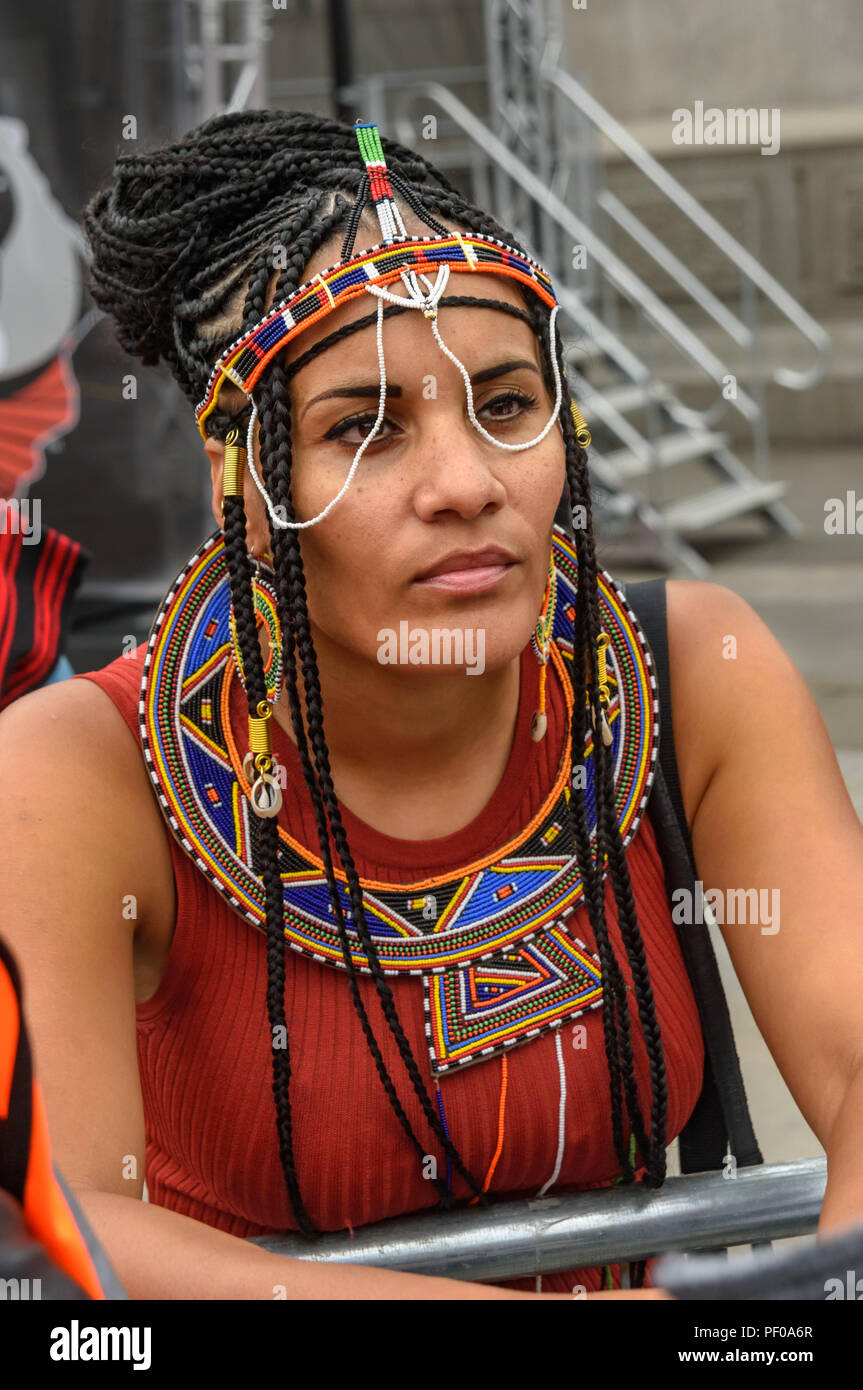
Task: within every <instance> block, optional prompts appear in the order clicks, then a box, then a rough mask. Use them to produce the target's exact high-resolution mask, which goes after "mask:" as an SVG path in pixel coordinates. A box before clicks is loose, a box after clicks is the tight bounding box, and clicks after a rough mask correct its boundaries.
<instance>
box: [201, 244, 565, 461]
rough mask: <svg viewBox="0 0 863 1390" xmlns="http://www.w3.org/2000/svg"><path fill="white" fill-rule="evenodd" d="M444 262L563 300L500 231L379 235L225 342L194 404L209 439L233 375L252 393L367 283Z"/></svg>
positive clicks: (379, 282) (384, 281) (382, 281)
mask: <svg viewBox="0 0 863 1390" xmlns="http://www.w3.org/2000/svg"><path fill="white" fill-rule="evenodd" d="M443 264H447V265H449V267H450V270H456V271H477V270H481V271H482V272H483V273H485V272H486V271H490V272H491V273H492V274H497V275H507V276H509V277H510V278H511V279H515V280H519V281H520V282H521V283H522V284H525V285H529V286H530V287H531V289H533V290H534V291H535V292H536V293H537V294H538V295H539V297H540V299H542V300H543V302H544V303H545V304H547V305H548V306H549V307H550V308H553V307H554V305H555V304H556V303H557V296H556V295H555V292H554V289H553V287H552V283H551V279H550V278H549V276H548V275H547V274H546V272H545V271H544V270H543V269H542V267H541V266H540V265H539V264H538V263H537V262H536V261H534V260H532V259H531V257H530V256H527V255H525V254H524V252H522V251H517V250H516V249H515V248H514V247H512V246H507V245H506V243H505V242H503V241H499V240H498V239H497V238H496V237H489V236H482V235H480V234H479V233H478V232H471V233H470V234H467V233H453V235H452V236H447V237H440V236H437V237H433V236H428V237H426V236H423V237H393V238H392V240H391V241H387V242H384V241H381V242H378V243H377V244H376V245H374V246H372V247H369V249H368V250H365V251H363V252H361V253H360V254H359V255H358V256H355V257H353V258H352V259H350V260H347V261H337V262H336V263H335V265H331V266H329V267H328V268H327V269H326V270H322V271H320V272H319V273H318V274H317V275H316V276H315V277H314V279H312V280H307V281H305V282H304V284H302V285H300V286H299V288H298V289H296V290H294V292H293V293H292V294H291V295H289V297H288V298H287V299H285V300H283V301H282V303H281V304H278V305H276V306H275V307H274V308H271V309H269V310H268V311H267V314H266V317H265V318H263V319H262V320H261V321H260V323H258V324H256V325H255V326H254V327H253V328H250V329H249V330H248V332H246V333H244V334H243V335H242V337H240V338H237V339H235V341H234V342H233V343H231V344H230V346H229V347H227V348H226V349H225V351H224V352H223V353H222V355H221V357H220V358H219V360H218V362H217V363H216V365H215V367H214V368H213V371H212V373H211V374H210V379H209V381H208V383H207V390H206V393H205V395H204V398H203V400H202V401H201V402H200V403H199V405H198V406H197V407H196V409H195V417H196V419H197V421H198V428H199V430H200V432H201V435H202V436H203V438H204V439H206V438H207V431H206V421H207V417H208V415H210V414H211V413H212V411H213V410H214V409H215V407H216V403H217V401H218V396H219V392H220V390H221V389H222V386H223V384H224V382H225V380H226V379H227V380H229V381H232V382H233V383H234V385H235V386H239V388H240V390H241V391H243V392H244V393H245V394H246V395H248V394H249V393H250V392H251V391H252V389H253V387H254V386H255V384H256V382H257V381H258V378H259V377H260V375H261V373H262V372H263V370H264V368H265V367H266V365H267V363H268V362H270V361H271V360H272V358H273V357H275V355H276V353H278V352H281V351H282V350H283V348H284V347H286V346H287V344H288V343H289V342H291V341H292V339H294V338H295V337H296V336H297V334H298V333H302V332H303V330H304V329H306V328H308V327H310V325H311V324H313V323H317V321H318V320H319V319H321V318H323V317H324V316H325V315H326V314H329V313H330V312H331V310H333V309H335V308H337V307H338V306H339V305H340V304H346V303H347V302H348V301H349V300H351V299H355V298H356V297H357V295H360V294H364V293H365V292H366V291H365V287H366V285H369V284H372V285H388V284H390V283H391V282H392V281H393V280H397V279H398V278H399V277H400V275H401V274H402V272H403V271H405V270H414V271H416V272H418V273H421V274H422V273H424V274H431V272H432V271H436V270H438V269H439V268H440V266H441V265H443Z"/></svg>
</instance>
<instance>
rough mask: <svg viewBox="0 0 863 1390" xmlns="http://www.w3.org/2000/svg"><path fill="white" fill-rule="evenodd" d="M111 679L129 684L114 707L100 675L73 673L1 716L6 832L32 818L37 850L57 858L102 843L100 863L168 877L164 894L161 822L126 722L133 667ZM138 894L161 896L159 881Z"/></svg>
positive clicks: (167, 862) (131, 705) (22, 830)
mask: <svg viewBox="0 0 863 1390" xmlns="http://www.w3.org/2000/svg"><path fill="white" fill-rule="evenodd" d="M116 664H117V663H116V662H115V663H111V665H110V666H108V667H105V668H103V671H100V672H94V673H92V674H93V675H95V676H102V675H103V674H104V673H105V672H109V671H110V670H111V667H112V666H116ZM130 665H131V663H130ZM121 671H122V668H121ZM117 678H118V679H120V680H121V681H123V682H124V683H125V684H127V685H129V686H130V691H129V699H124V700H121V702H120V703H119V704H118V703H117V701H116V700H115V698H112V695H111V694H109V693H108V689H107V688H106V683H105V682H103V681H101V680H100V681H97V680H94V679H90V680H76V679H69V680H65V681H60V682H58V683H56V684H53V685H47V686H42V687H40V688H39V689H38V690H34V691H31V692H30V693H29V694H27V695H23V696H21V698H20V699H18V700H15V701H13V702H12V704H11V705H9V706H7V708H6V709H4V710H3V711H2V713H0V802H2V804H3V810H2V820H3V822H5V825H4V832H3V833H4V834H5V835H6V836H7V837H11V838H13V839H14V837H15V836H16V835H19V834H20V835H24V836H25V837H26V834H27V826H28V825H29V826H30V827H31V828H33V827H34V826H35V825H38V837H39V841H40V844H41V852H42V854H43V855H45V854H48V855H51V854H54V853H56V855H57V856H59V859H61V860H62V858H64V857H65V856H67V855H68V854H70V853H74V852H75V846H76V844H81V845H84V844H86V845H87V846H88V847H90V848H92V847H93V846H94V845H97V844H102V845H103V850H104V859H105V865H106V867H107V864H108V862H109V861H110V862H111V863H112V864H113V865H115V866H116V867H118V868H122V869H123V870H124V871H125V872H126V873H127V874H129V873H134V877H135V879H136V881H137V880H138V879H139V878H143V877H144V872H142V871H145V872H147V873H149V874H151V875H152V876H153V879H154V882H155V881H158V882H161V881H162V880H163V879H166V875H167V879H168V880H170V882H168V881H167V880H166V881H165V884H164V888H165V892H167V890H168V888H169V887H171V888H172V885H173V874H172V871H171V859H170V850H169V848H168V841H167V836H166V829H165V825H164V821H163V818H162V815H161V812H160V810H159V807H158V803H157V801H156V798H155V797H154V795H153V791H152V787H151V784H150V779H149V777H148V774H147V769H146V765H145V762H144V758H143V756H142V753H141V745H140V742H139V741H138V739H137V738H136V737H135V733H134V729H133V728H132V726H131V723H130V715H131V714H132V712H133V711H134V710H135V709H136V708H137V696H136V695H135V694H134V690H133V689H131V687H132V686H134V681H133V680H132V672H131V670H125V671H122V674H121V675H119V676H118V677H117ZM108 684H110V682H108ZM7 842H8V839H7ZM58 862H59V861H58ZM143 892H144V895H145V896H147V895H148V894H149V895H150V896H154V897H159V898H161V891H160V892H159V893H157V892H156V889H155V888H154V889H152V890H148V889H147V888H146V886H144V888H143Z"/></svg>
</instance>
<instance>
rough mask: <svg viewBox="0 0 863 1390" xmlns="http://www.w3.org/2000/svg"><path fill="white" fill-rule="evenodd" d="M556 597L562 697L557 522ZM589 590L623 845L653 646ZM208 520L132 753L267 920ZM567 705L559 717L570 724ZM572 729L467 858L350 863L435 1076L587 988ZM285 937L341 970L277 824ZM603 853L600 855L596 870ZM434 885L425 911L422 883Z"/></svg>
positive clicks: (314, 885) (553, 647)
mask: <svg viewBox="0 0 863 1390" xmlns="http://www.w3.org/2000/svg"><path fill="white" fill-rule="evenodd" d="M553 564H554V569H555V580H556V595H557V597H556V602H555V604H554V611H553V614H552V615H551V632H550V659H551V661H552V662H553V664H554V667H555V670H556V672H557V675H558V677H559V679H560V680H561V683H562V686H563V690H564V694H565V697H566V702H567V710H568V712H571V709H572V699H573V694H572V685H571V680H570V674H569V672H570V667H571V664H572V638H573V625H574V618H575V601H576V591H577V578H578V566H577V560H576V555H575V551H574V548H573V546H572V544H571V542H570V541H569V540H568V539H567V537H566V535H565V534H564V532H563V531H562V529H561V528H559V527H556V528H555V534H554V541H553ZM599 602H600V611H601V617H602V625H603V628H604V630H605V631H606V632H607V633H608V634H609V636H610V642H609V645H608V649H607V653H606V660H607V676H608V682H609V689H610V694H611V699H610V703H609V706H608V709H607V717H608V722H609V725H610V728H611V734H612V746H611V753H612V758H613V767H614V779H615V811H616V814H617V818H618V823H619V825H620V829H621V835H622V839H623V844H624V846H626V845H627V844H629V842H630V841H631V840H632V838H633V836H634V834H635V832H636V830H637V828H638V826H639V824H640V821H641V819H642V816H643V813H644V809H645V807H646V805H647V801H648V798H649V795H650V789H651V785H652V782H653V777H654V769H655V763H656V758H657V748H658V735H659V728H658V717H659V705H658V698H657V686H656V678H655V673H654V665H653V659H652V656H651V653H650V650H649V647H648V644H647V641H646V639H645V637H644V634H643V632H642V631H641V628H640V626H639V623H638V620H637V618H636V616H635V614H634V613H633V612H632V609H631V608H630V607H629V605H628V604H627V602H626V599H625V596H624V594H623V591H622V590H621V589H620V588H619V586H618V585H617V584H616V582H615V581H614V580H613V579H612V578H611V576H610V575H608V574H607V573H606V572H605V571H600V572H599ZM230 621H231V602H230V587H229V580H228V570H227V563H226V558H225V550H224V543H223V539H222V535H221V532H216V533H215V534H214V535H213V536H211V537H210V538H209V539H208V540H207V541H206V542H205V543H204V544H203V545H202V546H201V547H200V548H199V549H198V550H197V551H196V552H195V554H194V555H193V556H192V557H191V559H190V560H189V561H188V563H187V564H186V565H185V566H184V568H183V570H182V571H181V573H180V574H179V575H178V576H177V579H176V580H175V582H174V583H173V585H172V586H171V588H170V590H169V592H168V593H167V595H166V597H165V599H164V600H163V603H162V605H161V607H160V609H159V612H158V614H157V616H156V618H155V621H154V623H153V627H152V629H151V633H150V637H149V641H148V646H147V653H146V658H145V663H144V672H143V679H142V687H141V700H140V705H139V712H140V727H141V738H142V744H143V749H144V755H145V758H146V763H147V768H148V771H149V774H150V777H151V779H152V781H153V784H154V787H155V789H156V792H157V794H158V798H159V802H160V805H161V807H162V810H163V812H164V814H165V816H166V818H167V821H168V824H169V826H170V828H171V831H172V833H173V834H174V836H175V837H176V838H177V840H178V841H179V843H180V844H181V845H182V847H183V849H184V850H185V852H186V853H187V854H188V855H189V856H190V857H191V858H192V859H193V860H194V862H195V864H196V865H197V867H198V868H199V869H200V871H201V872H202V873H203V874H204V875H205V876H206V878H207V879H208V880H209V881H210V882H211V883H212V884H213V886H214V887H215V888H216V889H217V891H218V892H219V893H220V894H222V896H223V897H225V898H226V899H227V901H228V902H229V903H230V905H231V907H233V908H234V910H235V911H236V912H238V913H239V914H240V915H241V916H243V917H244V918H245V919H246V920H247V921H249V922H250V923H252V924H253V925H254V926H255V927H258V928H260V929H262V930H264V929H265V922H266V914H265V894H264V888H263V883H262V880H261V877H260V872H261V867H262V865H261V861H260V853H259V846H258V840H257V830H258V820H257V817H256V816H255V815H254V813H252V812H251V811H250V807H249V800H248V797H249V793H250V785H249V782H248V780H247V778H246V776H245V773H244V770H243V758H244V755H245V754H246V751H247V742H245V741H244V742H243V743H242V744H241V743H240V742H239V739H238V737H237V735H236V734H235V733H234V731H233V730H232V729H231V723H230V717H229V715H230V692H231V686H232V682H233V680H234V679H235V678H238V676H237V669H236V663H235V659H234V654H233V646H232V642H231V633H230ZM568 727H569V720H567V729H568ZM569 745H570V736H569V734H568V733H567V736H566V739H565V744H564V748H563V750H562V752H561V758H560V763H559V767H558V771H557V775H556V777H555V780H554V783H553V786H552V788H551V790H550V792H549V793H548V795H547V796H546V798H545V799H544V801H543V803H542V805H541V806H540V808H539V809H538V811H537V813H536V815H535V816H534V817H533V818H532V820H531V821H530V823H529V824H528V825H526V826H524V827H523V829H522V830H521V831H520V832H519V834H518V835H516V836H515V837H513V838H512V839H511V840H510V841H509V842H508V843H507V844H503V845H492V846H489V851H488V853H487V854H486V855H485V856H484V857H482V858H480V859H477V860H473V861H471V862H469V863H465V864H463V865H459V866H458V867H457V868H455V869H453V870H451V871H449V872H447V873H445V874H439V875H434V876H431V877H428V876H418V877H417V878H416V880H415V881H414V882H412V883H410V884H407V885H406V884H400V883H386V882H378V881H373V880H368V879H363V878H361V879H360V883H361V885H362V889H363V900H364V905H365V913H366V919H367V922H368V926H369V931H370V933H371V935H372V937H373V938H374V941H375V945H376V947H377V950H378V954H379V956H380V961H381V965H382V967H383V969H384V971H385V972H386V973H387V974H391V975H409V976H418V977H420V978H421V980H422V984H423V989H424V993H425V1010H426V1035H427V1041H428V1048H429V1055H430V1059H431V1066H432V1071H433V1073H434V1074H435V1075H436V1076H439V1075H441V1074H444V1073H446V1072H447V1071H451V1070H452V1069H454V1068H458V1067H462V1066H465V1065H469V1064H470V1063H473V1062H476V1061H479V1060H481V1059H482V1058H486V1057H490V1056H494V1055H497V1054H499V1053H501V1052H503V1051H505V1050H506V1049H508V1048H510V1047H512V1046H514V1045H516V1044H518V1043H520V1042H523V1041H526V1040H527V1039H529V1038H532V1037H535V1036H536V1035H537V1034H538V1033H542V1032H544V1031H546V1030H547V1029H549V1028H558V1027H560V1026H561V1024H562V1023H563V1022H565V1021H567V1020H569V1019H572V1018H575V1017H577V1016H578V1015H579V1014H581V1013H582V1012H583V1011H584V1010H585V1009H589V1008H595V1007H597V1006H598V1005H599V1004H600V1003H601V995H602V986H601V981H600V975H599V963H598V960H597V958H596V957H595V955H593V954H592V953H591V952H590V951H589V950H588V949H587V947H586V946H585V945H584V943H583V942H581V941H579V940H578V938H577V937H575V936H573V935H572V934H571V933H570V932H569V930H568V929H567V926H566V923H565V921H564V917H569V916H570V914H571V913H572V911H573V909H574V908H575V907H577V905H578V903H579V902H580V901H581V899H582V897H583V891H584V890H583V884H582V878H581V872H580V869H579V865H578V862H577V858H576V853H575V842H574V838H573V836H572V831H571V828H570V816H569V814H568V812H567V805H566V803H567V800H568V797H569V794H570V787H569V775H570V763H571V759H570V746H569ZM583 764H584V769H585V783H586V804H587V814H588V825H589V827H590V831H591V837H592V838H594V837H595V831H596V827H595V821H596V805H595V799H594V781H593V735H592V732H591V731H590V730H589V731H588V737H587V739H586V742H585V753H584V760H583ZM279 840H280V850H281V872H282V880H283V883H284V904H285V937H286V940H287V941H288V944H289V945H290V946H291V948H292V949H293V950H295V951H297V952H299V953H300V954H302V955H305V956H309V957H311V958H312V959H314V960H316V961H318V962H320V963H321V964H322V965H326V966H330V967H332V968H335V969H344V968H345V966H344V960H343V957H342V952H341V946H340V943H339V935H338V930H337V927H336V924H335V921H334V918H333V913H332V904H331V902H330V898H329V892H328V889H327V884H326V880H325V877H324V872H323V866H322V864H321V860H320V858H319V857H318V856H317V855H316V854H314V853H313V852H312V851H310V850H309V849H308V848H307V847H306V846H305V845H303V844H301V843H300V842H299V841H298V840H297V839H296V838H295V837H294V836H293V835H292V834H291V828H290V827H289V826H286V825H284V824H283V823H280V824H279ZM606 871H607V864H604V865H603V866H602V874H603V877H604V876H605V873H606ZM336 878H337V882H338V888H339V893H340V896H341V901H342V906H343V909H344V913H345V920H346V922H347V924H348V938H349V941H350V942H351V946H352V957H353V961H354V964H355V966H356V969H357V970H358V971H360V972H361V973H365V974H369V973H370V968H369V964H368V961H367V959H366V956H365V953H364V951H363V949H362V945H361V943H360V942H359V939H358V937H357V936H356V934H355V933H354V932H353V930H352V929H351V927H350V903H349V901H348V897H347V893H346V892H345V886H344V885H345V880H344V874H343V872H342V871H341V870H340V869H337V870H336ZM430 898H433V899H434V904H435V911H434V914H430V913H429V910H428V909H429V899H430Z"/></svg>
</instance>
